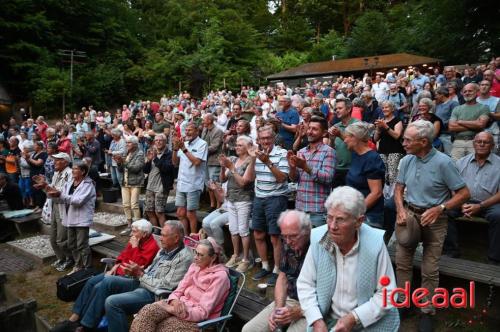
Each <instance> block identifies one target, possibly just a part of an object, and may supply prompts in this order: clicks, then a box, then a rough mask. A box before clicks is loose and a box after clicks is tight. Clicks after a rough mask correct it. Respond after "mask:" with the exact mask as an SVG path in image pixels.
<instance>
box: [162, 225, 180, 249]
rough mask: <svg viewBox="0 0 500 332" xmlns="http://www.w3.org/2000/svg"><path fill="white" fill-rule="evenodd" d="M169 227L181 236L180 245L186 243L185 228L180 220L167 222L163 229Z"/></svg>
mask: <svg viewBox="0 0 500 332" xmlns="http://www.w3.org/2000/svg"><path fill="white" fill-rule="evenodd" d="M165 226H169V227H170V228H171V229H172V230H173V231H174V232H175V233H177V234H178V235H179V244H181V243H184V226H183V225H182V223H181V222H180V221H179V220H167V221H165V224H164V225H163V227H165Z"/></svg>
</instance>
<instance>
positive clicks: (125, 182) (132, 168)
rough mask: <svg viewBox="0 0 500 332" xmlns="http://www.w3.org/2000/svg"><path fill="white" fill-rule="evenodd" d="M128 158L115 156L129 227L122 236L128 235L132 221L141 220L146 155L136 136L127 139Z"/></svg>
mask: <svg viewBox="0 0 500 332" xmlns="http://www.w3.org/2000/svg"><path fill="white" fill-rule="evenodd" d="M125 141H126V145H127V156H126V157H125V158H123V157H122V156H121V155H120V154H117V155H116V156H115V158H114V159H115V161H116V164H117V166H118V171H119V172H120V173H122V174H123V176H122V182H121V187H122V203H123V211H124V212H125V216H126V217H127V223H128V227H127V228H126V229H125V230H123V231H122V232H121V233H120V234H121V235H128V234H129V233H130V227H131V225H132V221H133V220H134V219H135V220H137V219H140V218H141V210H140V209H139V195H140V193H141V187H142V186H143V184H144V171H143V168H144V163H145V159H144V153H143V152H142V150H141V149H140V148H139V139H138V138H137V137H136V136H134V135H131V136H128V137H127V138H126V139H125Z"/></svg>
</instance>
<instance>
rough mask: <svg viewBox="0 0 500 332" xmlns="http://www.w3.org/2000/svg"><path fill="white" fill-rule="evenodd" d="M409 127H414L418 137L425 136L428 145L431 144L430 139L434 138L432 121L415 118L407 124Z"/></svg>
mask: <svg viewBox="0 0 500 332" xmlns="http://www.w3.org/2000/svg"><path fill="white" fill-rule="evenodd" d="M410 127H413V128H415V130H416V131H417V137H418V138H426V139H427V140H428V141H429V142H428V143H429V145H430V144H432V141H433V140H434V125H433V124H432V122H430V121H427V120H417V121H414V122H411V123H410V124H409V125H408V128H410ZM407 130H408V129H407Z"/></svg>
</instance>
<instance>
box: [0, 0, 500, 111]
mask: <svg viewBox="0 0 500 332" xmlns="http://www.w3.org/2000/svg"><path fill="white" fill-rule="evenodd" d="M270 9H271V10H270ZM498 17H499V7H498V4H497V2H496V1H493V0H484V1H472V0H442V1H433V0H408V1H383V0H373V1H366V0H351V1H341V0H274V1H267V0H246V1H242V0H3V1H0V46H1V47H0V82H1V83H2V84H3V85H4V86H5V87H6V88H7V90H8V91H9V92H10V94H11V95H12V96H13V97H14V98H15V99H16V100H30V101H32V103H33V104H34V107H35V109H38V110H49V111H57V110H58V109H60V105H61V103H62V99H63V95H64V96H65V101H66V103H67V106H68V105H69V108H70V109H72V110H75V109H76V106H77V105H84V104H90V103H91V104H94V105H95V106H96V107H98V108H100V109H102V108H106V107H112V106H116V105H118V104H120V103H122V102H125V101H128V100H127V99H128V98H158V96H159V95H161V94H163V93H174V92H177V91H178V90H179V88H181V89H182V90H190V91H191V92H192V93H193V94H194V95H197V96H201V95H202V94H203V93H205V92H206V91H208V90H210V89H216V88H222V87H224V86H225V87H227V88H229V89H237V88H239V86H240V85H241V84H243V85H247V84H252V85H257V84H259V83H261V82H263V81H264V79H265V76H266V75H268V74H271V73H274V72H277V71H281V70H285V69H287V68H290V67H293V66H296V65H300V64H302V63H306V62H310V61H322V60H329V59H331V57H332V55H335V56H336V57H337V58H345V57H350V56H370V55H377V54H387V53H392V52H410V53H415V54H422V55H427V56H434V57H439V58H441V59H445V60H446V61H447V62H450V63H466V62H477V61H485V60H488V59H489V58H490V57H491V56H492V55H494V54H495V53H496V54H498V52H499V50H500V39H499V36H500V24H499V21H498ZM60 49H66V50H68V49H74V50H78V51H83V52H86V55H87V57H86V58H75V60H76V61H77V63H75V65H74V80H73V88H72V89H71V84H70V79H69V63H68V60H69V59H68V57H63V56H61V55H60V54H59V52H58V50H60Z"/></svg>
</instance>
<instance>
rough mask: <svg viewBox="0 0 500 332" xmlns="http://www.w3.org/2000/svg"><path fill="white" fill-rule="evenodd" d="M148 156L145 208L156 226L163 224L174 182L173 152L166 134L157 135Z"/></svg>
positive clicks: (145, 169)
mask: <svg viewBox="0 0 500 332" xmlns="http://www.w3.org/2000/svg"><path fill="white" fill-rule="evenodd" d="M146 158H147V159H146V164H145V165H144V173H146V174H149V175H148V183H147V185H146V204H145V208H144V210H145V211H146V214H147V215H148V217H149V220H150V221H151V223H152V224H153V225H154V226H163V224H164V223H165V210H166V207H167V199H168V193H169V192H170V190H171V189H172V188H173V184H174V165H173V163H172V152H171V151H169V150H168V149H167V138H166V137H165V135H164V134H158V135H155V138H154V146H153V147H152V148H151V149H149V150H148V152H147V155H146Z"/></svg>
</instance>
